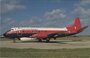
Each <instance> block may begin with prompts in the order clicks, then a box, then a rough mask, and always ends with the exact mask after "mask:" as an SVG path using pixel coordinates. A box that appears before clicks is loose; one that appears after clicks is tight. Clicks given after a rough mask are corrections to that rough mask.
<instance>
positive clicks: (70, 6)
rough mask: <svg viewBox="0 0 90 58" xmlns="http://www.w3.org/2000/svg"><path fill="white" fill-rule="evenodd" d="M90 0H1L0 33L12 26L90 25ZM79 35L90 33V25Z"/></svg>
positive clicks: (58, 26) (59, 26)
mask: <svg viewBox="0 0 90 58" xmlns="http://www.w3.org/2000/svg"><path fill="white" fill-rule="evenodd" d="M89 5H90V0H0V34H3V33H4V32H6V31H7V30H9V29H10V28H12V27H57V28H61V27H66V26H69V25H71V24H72V23H73V21H74V19H75V18H76V17H80V20H81V22H82V24H83V25H88V26H90V23H89V22H90V6H89ZM79 35H90V27H88V28H87V29H85V30H84V31H83V32H81V33H80V34H79Z"/></svg>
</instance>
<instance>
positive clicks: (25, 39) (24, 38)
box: [20, 37, 36, 41]
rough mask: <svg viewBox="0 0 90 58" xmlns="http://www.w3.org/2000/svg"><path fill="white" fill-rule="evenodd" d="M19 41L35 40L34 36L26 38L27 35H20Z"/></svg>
mask: <svg viewBox="0 0 90 58" xmlns="http://www.w3.org/2000/svg"><path fill="white" fill-rule="evenodd" d="M20 40H21V41H35V40H36V38H28V37H22V38H20Z"/></svg>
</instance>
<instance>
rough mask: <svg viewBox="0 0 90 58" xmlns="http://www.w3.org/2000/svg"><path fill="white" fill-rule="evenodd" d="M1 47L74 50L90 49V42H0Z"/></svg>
mask: <svg viewBox="0 0 90 58" xmlns="http://www.w3.org/2000/svg"><path fill="white" fill-rule="evenodd" d="M0 47H7V48H19V49H24V48H34V49H62V48H67V49H73V48H90V41H71V40H52V41H51V42H50V43H45V42H17V43H13V42H12V41H0Z"/></svg>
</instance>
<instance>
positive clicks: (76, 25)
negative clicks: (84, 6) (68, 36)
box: [67, 17, 81, 32]
mask: <svg viewBox="0 0 90 58" xmlns="http://www.w3.org/2000/svg"><path fill="white" fill-rule="evenodd" d="M67 29H68V30H69V31H70V32H77V31H78V30H80V29H81V22H80V18H79V17H77V18H75V21H74V24H73V25H71V26H68V27H67Z"/></svg>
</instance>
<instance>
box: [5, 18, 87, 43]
mask: <svg viewBox="0 0 90 58" xmlns="http://www.w3.org/2000/svg"><path fill="white" fill-rule="evenodd" d="M86 27H87V26H85V27H82V26H81V23H80V19H79V18H76V19H75V21H74V24H72V25H71V26H68V27H64V28H36V27H34V28H33V27H14V28H11V30H9V31H7V32H5V33H4V36H5V37H8V38H18V39H20V40H22V41H28V40H33V39H38V40H39V41H42V40H46V42H49V40H50V38H54V39H55V38H57V37H64V36H69V35H74V34H77V33H80V32H81V31H82V30H83V29H85V28H86Z"/></svg>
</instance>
